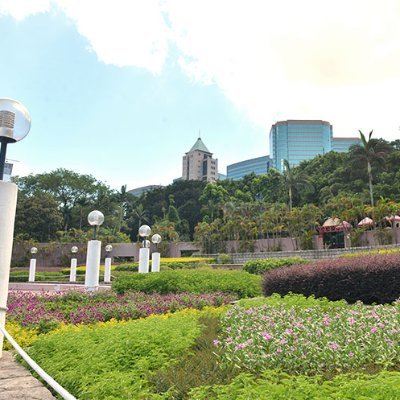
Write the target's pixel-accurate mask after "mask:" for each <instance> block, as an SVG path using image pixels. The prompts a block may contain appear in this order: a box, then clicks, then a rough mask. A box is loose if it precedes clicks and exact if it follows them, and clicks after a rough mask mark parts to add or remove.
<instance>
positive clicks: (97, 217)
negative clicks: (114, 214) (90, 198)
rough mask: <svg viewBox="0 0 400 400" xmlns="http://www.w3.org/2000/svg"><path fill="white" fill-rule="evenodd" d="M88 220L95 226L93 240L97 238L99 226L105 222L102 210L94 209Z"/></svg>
mask: <svg viewBox="0 0 400 400" xmlns="http://www.w3.org/2000/svg"><path fill="white" fill-rule="evenodd" d="M88 222H89V224H90V225H92V226H93V227H94V231H93V240H96V235H97V228H98V227H99V226H100V225H101V224H102V223H103V222H104V215H103V213H102V212H101V211H98V210H94V211H92V212H90V213H89V215H88Z"/></svg>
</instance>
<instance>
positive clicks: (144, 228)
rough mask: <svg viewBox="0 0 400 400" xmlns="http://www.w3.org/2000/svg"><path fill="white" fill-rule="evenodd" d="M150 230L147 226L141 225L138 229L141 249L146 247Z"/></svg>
mask: <svg viewBox="0 0 400 400" xmlns="http://www.w3.org/2000/svg"><path fill="white" fill-rule="evenodd" d="M150 233H151V228H150V227H149V226H148V225H142V226H141V227H140V228H139V236H140V237H142V238H143V247H146V238H147V236H150Z"/></svg>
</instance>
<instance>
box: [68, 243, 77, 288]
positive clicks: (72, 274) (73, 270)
mask: <svg viewBox="0 0 400 400" xmlns="http://www.w3.org/2000/svg"><path fill="white" fill-rule="evenodd" d="M71 253H72V257H71V271H70V274H69V281H70V282H76V266H77V265H78V259H77V258H76V255H77V253H78V247H77V246H72V247H71Z"/></svg>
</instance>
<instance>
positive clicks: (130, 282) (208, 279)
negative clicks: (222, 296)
mask: <svg viewBox="0 0 400 400" xmlns="http://www.w3.org/2000/svg"><path fill="white" fill-rule="evenodd" d="M260 285H261V278H260V277H259V276H255V275H251V274H248V273H247V272H243V271H225V270H223V271H221V270H213V269H194V270H188V269H183V270H175V271H161V272H158V273H154V274H134V275H130V276H128V275H124V276H119V277H116V279H115V280H114V282H113V286H112V287H113V289H114V290H115V291H116V292H117V293H119V294H122V293H125V292H126V291H128V290H136V291H140V292H146V293H164V294H166V293H181V292H188V293H207V292H223V293H233V294H236V295H237V296H238V297H240V298H242V297H254V296H259V295H260V294H261V286H260Z"/></svg>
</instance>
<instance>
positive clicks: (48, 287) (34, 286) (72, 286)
mask: <svg viewBox="0 0 400 400" xmlns="http://www.w3.org/2000/svg"><path fill="white" fill-rule="evenodd" d="M8 289H9V290H24V291H32V292H36V291H39V292H42V291H44V292H64V291H66V290H81V291H84V290H85V286H84V284H83V283H82V284H79V283H57V282H52V283H50V282H48V283H44V282H10V283H9V284H8ZM110 289H111V285H106V284H100V285H99V288H98V291H99V292H103V291H106V290H110Z"/></svg>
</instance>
